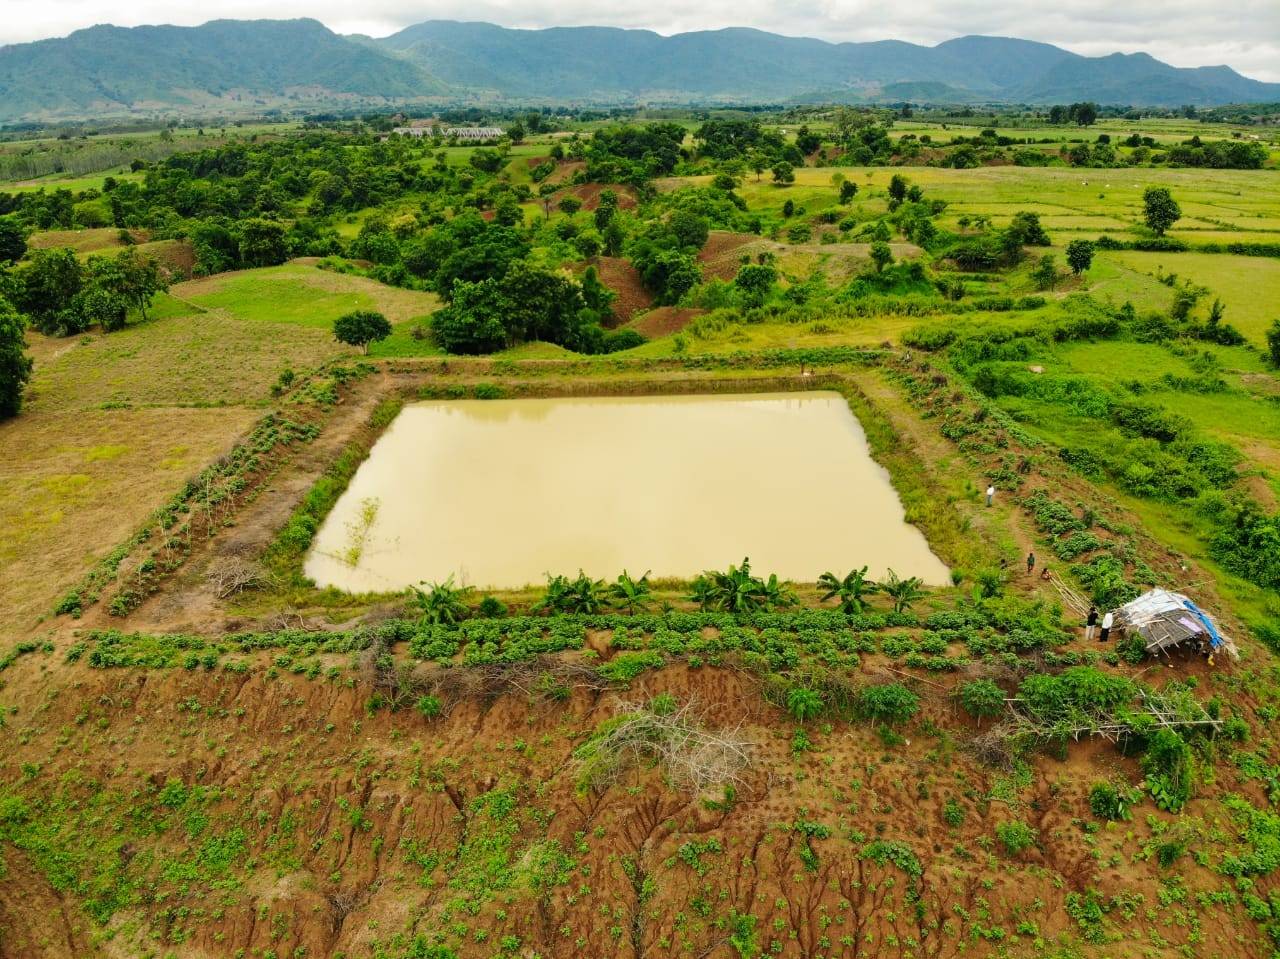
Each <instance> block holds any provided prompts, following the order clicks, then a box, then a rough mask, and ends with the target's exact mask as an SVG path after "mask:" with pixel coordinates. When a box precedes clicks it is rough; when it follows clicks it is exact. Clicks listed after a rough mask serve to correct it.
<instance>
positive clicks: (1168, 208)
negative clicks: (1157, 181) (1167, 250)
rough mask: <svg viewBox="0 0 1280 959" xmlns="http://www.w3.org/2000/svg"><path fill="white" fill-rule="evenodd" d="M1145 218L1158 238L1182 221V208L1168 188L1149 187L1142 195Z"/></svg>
mask: <svg viewBox="0 0 1280 959" xmlns="http://www.w3.org/2000/svg"><path fill="white" fill-rule="evenodd" d="M1142 210H1143V218H1144V219H1145V220H1146V223H1147V226H1148V227H1150V228H1151V229H1152V230H1153V231H1154V232H1155V234H1156V236H1164V232H1165V230H1167V229H1169V227H1171V226H1173V225H1174V224H1175V223H1177V222H1178V221H1179V220H1180V219H1182V207H1180V206H1178V201H1177V200H1175V199H1174V198H1173V194H1171V193H1170V192H1169V190H1168V188H1167V187H1162V186H1149V187H1147V188H1146V190H1144V191H1143V193H1142Z"/></svg>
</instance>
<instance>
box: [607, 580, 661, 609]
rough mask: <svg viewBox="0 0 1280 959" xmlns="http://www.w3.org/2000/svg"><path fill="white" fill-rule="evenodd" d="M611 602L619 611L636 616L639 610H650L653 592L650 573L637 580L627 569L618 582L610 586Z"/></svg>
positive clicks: (615, 581) (608, 591)
mask: <svg viewBox="0 0 1280 959" xmlns="http://www.w3.org/2000/svg"><path fill="white" fill-rule="evenodd" d="M607 593H608V596H609V599H610V601H611V602H612V603H613V604H614V605H615V606H617V607H618V608H619V609H625V610H626V611H627V612H628V613H631V614H634V613H635V612H636V611H637V610H645V609H648V608H649V600H650V598H651V597H652V595H653V590H651V589H650V588H649V571H648V570H645V573H644V575H643V576H641V577H640V578H639V579H635V578H633V577H632V576H631V574H630V573H628V572H627V571H626V570H625V569H624V570H623V571H622V573H621V574H620V575H619V576H618V578H617V579H616V580H614V581H613V582H612V583H610V584H609V587H608V590H607Z"/></svg>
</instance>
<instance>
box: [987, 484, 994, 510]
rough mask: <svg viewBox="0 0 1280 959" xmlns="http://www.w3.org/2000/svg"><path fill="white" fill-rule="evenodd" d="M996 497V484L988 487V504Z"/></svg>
mask: <svg viewBox="0 0 1280 959" xmlns="http://www.w3.org/2000/svg"><path fill="white" fill-rule="evenodd" d="M995 498H996V488H995V484H992V485H991V486H988V487H987V505H988V506H990V505H991V501H992V500H993V499H995Z"/></svg>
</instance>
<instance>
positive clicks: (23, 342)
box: [0, 299, 32, 418]
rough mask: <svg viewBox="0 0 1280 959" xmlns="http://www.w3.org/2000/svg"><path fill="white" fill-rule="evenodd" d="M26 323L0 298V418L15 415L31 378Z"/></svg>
mask: <svg viewBox="0 0 1280 959" xmlns="http://www.w3.org/2000/svg"><path fill="white" fill-rule="evenodd" d="M25 334H26V323H25V322H24V321H23V319H22V317H21V316H20V315H19V314H18V311H17V310H15V309H14V308H13V306H12V305H11V304H10V303H9V301H8V300H5V299H0V418H5V417H9V416H16V415H17V414H18V411H19V410H20V409H22V393H23V391H24V390H25V389H26V386H27V380H29V379H30V378H31V366H32V363H31V357H29V356H27V354H26V348H27V338H26V335H25Z"/></svg>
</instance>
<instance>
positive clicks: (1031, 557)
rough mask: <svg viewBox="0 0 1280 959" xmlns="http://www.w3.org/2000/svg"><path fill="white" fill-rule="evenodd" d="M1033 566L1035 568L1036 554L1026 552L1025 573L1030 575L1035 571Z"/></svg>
mask: <svg viewBox="0 0 1280 959" xmlns="http://www.w3.org/2000/svg"><path fill="white" fill-rule="evenodd" d="M1035 568H1036V554H1035V553H1028V554H1027V575H1028V576H1030V575H1031V574H1032V573H1033V572H1034V571H1035Z"/></svg>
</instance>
